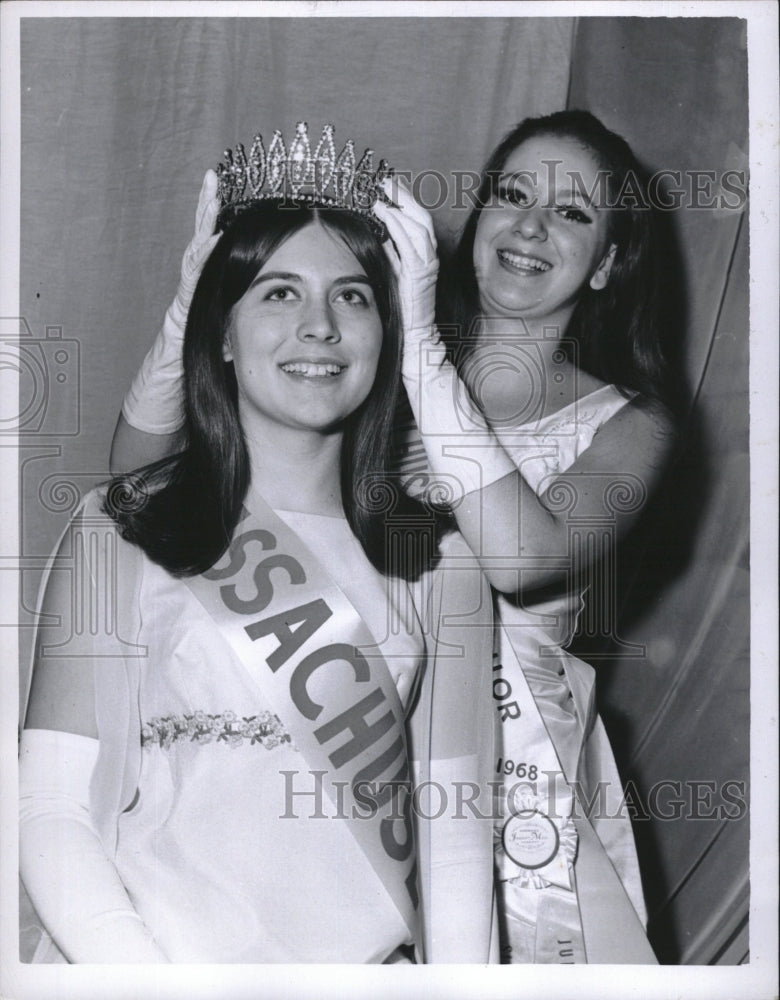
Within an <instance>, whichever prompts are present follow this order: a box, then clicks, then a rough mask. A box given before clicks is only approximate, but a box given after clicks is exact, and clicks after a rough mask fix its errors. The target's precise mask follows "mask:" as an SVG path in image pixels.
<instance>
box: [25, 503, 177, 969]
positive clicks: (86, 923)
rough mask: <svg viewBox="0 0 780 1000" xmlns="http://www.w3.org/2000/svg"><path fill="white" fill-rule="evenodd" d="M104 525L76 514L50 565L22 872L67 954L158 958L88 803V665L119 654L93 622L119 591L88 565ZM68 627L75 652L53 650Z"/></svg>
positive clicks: (72, 957)
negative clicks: (75, 641) (77, 641)
mask: <svg viewBox="0 0 780 1000" xmlns="http://www.w3.org/2000/svg"><path fill="white" fill-rule="evenodd" d="M111 531H113V527H108V526H107V527H105V528H103V527H102V526H101V523H100V520H99V519H97V518H92V517H90V518H84V516H83V512H82V514H79V515H77V516H76V518H75V519H74V521H73V523H72V524H71V527H70V529H69V531H68V532H67V533H66V535H65V537H64V538H63V540H62V542H61V544H60V547H59V551H58V553H57V555H56V556H55V559H54V562H53V565H52V569H51V572H50V574H49V579H48V582H47V586H46V590H45V595H44V600H43V605H42V609H41V611H42V618H41V620H42V621H49V622H54V623H56V624H54V625H51V626H49V627H47V628H46V629H45V630H41V632H39V635H38V642H37V645H36V657H35V665H34V672H33V681H32V689H31V694H30V702H29V707H28V712H27V720H26V726H25V730H24V732H23V734H22V741H21V752H20V760H19V778H20V785H19V806H20V835H19V840H20V866H21V875H22V880H23V881H24V884H25V887H26V888H27V891H28V893H29V895H30V898H31V900H32V902H33V904H34V906H35V908H36V910H37V912H38V915H39V917H40V918H41V920H42V921H43V923H44V925H45V927H46V929H47V930H48V932H49V933H50V934H51V936H52V938H53V939H54V941H55V943H56V944H57V946H58V947H59V948H60V950H61V951H62V952H63V954H64V955H65V956H66V957H67V958H68V960H69V961H71V962H165V961H166V958H165V956H164V955H163V953H162V952H161V951H160V949H159V948H158V947H157V945H156V944H155V943H154V941H153V940H152V936H151V934H150V932H149V930H148V929H147V928H146V927H145V926H144V924H143V921H142V920H141V918H140V917H139V915H138V914H137V913H136V911H135V909H134V908H133V905H132V903H131V902H130V899H129V897H128V895H127V892H126V890H125V887H124V885H123V884H122V881H121V879H120V878H119V874H118V873H117V870H116V867H115V866H114V864H113V862H112V861H111V859H110V858H109V857H108V855H107V854H106V851H105V849H104V847H103V844H102V842H101V839H100V837H99V835H98V833H97V830H96V828H95V825H94V823H93V819H92V813H91V809H90V781H91V778H92V773H93V770H94V767H95V763H96V761H97V757H98V750H99V746H100V744H99V741H98V738H97V737H98V731H97V724H96V716H95V694H94V690H95V687H94V671H95V670H97V669H100V663H101V659H103V658H105V657H109V656H111V655H112V654H113V655H120V653H121V651H120V650H118V649H116V648H115V644H116V640H115V639H114V638H113V636H112V634H111V630H110V627H109V628H100V625H99V623H100V622H105V623H106V624H107V625H108V624H109V622H108V621H107V618H106V615H105V612H106V611H107V610H108V609H109V608H110V607H111V604H112V601H113V600H116V599H121V592H114V593H109V592H107V591H106V589H105V588H106V587H108V586H111V585H112V580H113V577H112V575H111V574H106V573H103V572H101V571H100V569H99V567H96V566H95V565H93V564H91V563H90V559H89V554H90V550H91V551H93V552H94V551H98V550H100V549H101V548H102V546H103V545H104V544H105V543H106V541H107V540H108V535H109V533H110V532H111ZM98 558H99V557H98ZM120 575H121V568H120V572H119V573H117V577H118V576H120ZM119 586H120V587H121V583H120V584H119ZM96 623H97V624H98V627H97V628H93V627H92V626H94V625H95V624H96ZM82 624H83V625H84V626H85V627H84V628H82V627H81V625H82ZM76 634H78V635H79V639H80V640H81V643H80V645H81V647H83V648H80V650H79V655H78V656H74V657H67V656H61V655H60V656H58V655H56V654H57V652H58V650H59V649H61V647H62V646H64V645H66V644H68V643H71V644H72V643H73V639H74V636H75V635H76ZM112 644H113V645H112ZM103 662H105V660H104V659H103Z"/></svg>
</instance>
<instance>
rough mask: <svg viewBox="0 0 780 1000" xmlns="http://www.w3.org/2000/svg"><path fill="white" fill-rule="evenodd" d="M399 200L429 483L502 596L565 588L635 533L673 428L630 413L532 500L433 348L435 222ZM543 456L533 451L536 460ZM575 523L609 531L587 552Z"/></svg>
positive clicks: (407, 333)
mask: <svg viewBox="0 0 780 1000" xmlns="http://www.w3.org/2000/svg"><path fill="white" fill-rule="evenodd" d="M393 198H394V200H395V201H396V202H397V203H398V204H399V205H400V206H401V211H399V210H398V209H393V208H389V207H388V206H385V205H378V206H377V208H375V211H376V213H377V215H380V217H381V218H382V220H383V221H384V222H385V224H386V225H387V228H388V231H389V232H390V235H391V237H392V239H393V243H394V245H395V252H391V251H388V252H389V254H390V257H391V260H392V261H393V263H394V266H395V270H396V275H397V277H398V281H399V286H400V289H401V300H402V312H403V317H404V363H403V381H404V386H405V388H406V391H407V395H408V397H409V402H410V404H411V408H412V412H413V414H414V417H415V420H416V422H417V425H418V428H419V430H420V434H421V437H422V441H423V445H424V447H425V451H426V455H427V458H428V463H429V465H430V468H431V472H432V473H433V478H434V480H439V481H440V482H441V484H442V490H443V492H445V493H449V494H450V495H451V497H452V500H453V512H454V514H455V518H456V520H457V523H458V527H459V528H460V530H461V532H462V534H463V536H464V538H465V539H466V541H467V542H468V543H469V545H470V546H471V549H472V551H473V552H474V554H475V555H476V556H477V558H478V559H479V560H480V563H481V565H482V568H483V570H484V572H485V575H486V576H487V578H488V579H489V581H490V583H491V584H492V585H493V586H494V587H495V588H496V589H497V590H499V591H501V592H502V593H506V594H512V595H514V594H518V593H520V592H525V591H529V590H535V589H538V588H543V587H546V586H549V585H554V584H557V583H559V582H561V581H564V580H565V579H566V578H567V576H569V575H570V574H571V573H572V571H573V570H576V569H582V568H583V567H584V566H586V565H588V564H589V563H590V562H594V561H597V560H598V559H600V558H602V557H603V556H604V555H605V554H606V551H607V547H608V546H609V545H610V544H614V542H615V541H616V540H619V539H620V538H622V537H623V536H624V535H625V534H626V532H627V531H628V530H629V529H630V528H631V526H632V524H633V523H634V522H635V521H636V519H637V517H638V516H639V514H640V513H641V511H642V509H643V507H644V506H645V504H646V502H647V498H648V497H649V496H650V494H651V493H652V491H653V489H654V488H655V487H656V486H657V484H658V481H659V479H660V476H661V473H662V470H663V468H664V466H665V465H666V462H667V460H668V458H669V455H670V453H671V450H672V448H673V446H674V440H675V434H674V429H673V424H672V421H671V418H670V416H669V415H668V413H667V412H666V411H665V410H664V409H663V408H662V407H660V406H658V405H655V404H652V403H650V402H648V401H645V400H640V399H636V400H634V401H632V402H631V403H629V404H627V405H626V406H625V407H623V409H622V410H621V411H619V412H618V413H617V414H616V415H615V416H614V417H613V418H612V419H611V420H609V421H608V422H607V423H606V424H605V425H604V426H603V427H602V428H600V430H599V431H598V433H597V434H596V436H595V438H594V440H593V443H592V445H591V446H590V447H589V448H588V449H587V450H586V451H585V452H584V453H583V454H582V455H581V456H580V457H579V458H578V460H577V461H576V462H575V463H574V464H573V465H572V466H571V467H570V468H569V469H567V470H566V472H564V473H562V474H560V475H557V476H555V477H552V478H551V479H550V480H549V482H547V483H546V484H545V486H544V492H543V493H542V495H541V496H537V495H536V493H535V492H534V490H533V489H532V488H531V487H530V486H529V485H528V483H527V482H526V481H525V479H524V478H523V476H522V474H521V472H520V471H519V469H520V468H521V467H522V457H520V458H519V466H518V464H516V462H517V461H518V456H517V450H516V449H513V455H514V457H512V456H510V455H509V454H508V453H507V451H506V450H505V449H504V448H503V447H502V445H501V443H500V442H499V440H498V438H497V437H496V436H495V434H494V433H493V431H492V429H491V428H490V426H489V424H488V422H487V420H486V419H485V417H484V415H483V414H482V412H481V411H480V410H479V408H478V407H477V406H476V405H475V404H474V402H473V400H472V399H471V396H470V394H469V392H468V390H467V389H466V387H465V385H464V384H463V382H462V380H461V379H460V378H459V376H458V374H457V373H456V371H455V369H454V368H453V366H452V365H451V364H450V362H449V361H448V360H447V359H446V357H445V351H444V348H443V346H442V345H441V344H440V343H439V342H438V338H437V336H436V332H435V326H434V302H433V292H432V286H433V285H435V274H436V270H437V263H436V245H435V239H434V236H433V227H432V224H431V220H430V216H429V215H428V213H427V212H425V210H424V209H422V208H421V207H420V206H419V205H417V204H416V203H415V202H414V201H413V199H412V198H411V195H410V194H409V193H408V192H405V191H404V190H403V189H398V190H395V189H394V190H393ZM431 276H433V281H432V280H431ZM536 453H537V449H536V448H535V447H534V446H533V445H531V446H529V452H528V454H529V458H531V457H533V456H534V455H535V454H536ZM627 493H630V494H632V496H631V497H630V498H629V497H628V496H627ZM572 518H576V520H577V522H578V524H579V525H580V526H586V525H589V524H590V525H593V524H595V523H597V522H598V523H601V524H604V523H608V524H612V525H613V526H614V531H611V532H606V533H604V536H603V538H602V539H601V542H602V544H601V545H600V547H599V548H598V549H594V548H593V547H591V546H590V545H589V544H586V545H584V546H580V544H579V539H580V538H584V537H585V536H584V535H583V533H582V532H579V533H578V532H572V531H571V526H572V524H573V521H572Z"/></svg>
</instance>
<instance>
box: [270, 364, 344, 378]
mask: <svg viewBox="0 0 780 1000" xmlns="http://www.w3.org/2000/svg"><path fill="white" fill-rule="evenodd" d="M343 370H344V365H334V364H325V365H317V364H314V363H313V362H309V361H291V362H289V363H288V364H285V365H282V371H285V372H289V373H290V374H291V375H304V376H305V377H306V378H324V377H325V376H326V375H338V374H340V373H341V372H342V371H343Z"/></svg>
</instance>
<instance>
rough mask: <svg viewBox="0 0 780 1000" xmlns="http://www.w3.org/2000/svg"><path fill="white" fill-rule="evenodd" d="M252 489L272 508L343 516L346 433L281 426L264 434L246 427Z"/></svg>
mask: <svg viewBox="0 0 780 1000" xmlns="http://www.w3.org/2000/svg"><path fill="white" fill-rule="evenodd" d="M245 436H246V442H247V448H248V450H249V464H250V469H251V475H252V488H253V489H255V490H257V492H258V493H259V494H260V495H261V496H262V497H263V499H264V500H265V501H266V503H267V504H269V506H271V507H273V508H276V509H278V510H292V511H298V512H300V513H303V514H330V515H342V514H343V512H344V509H343V505H342V500H341V443H342V438H343V434H342V433H341V432H338V433H333V434H320V433H316V432H307V431H298V430H293V429H289V428H279V429H278V431H274V432H271V433H263V435H262V436H260V435H257V434H255V435H254V436H253V435H252V433H251V432H250V431H247V430H245Z"/></svg>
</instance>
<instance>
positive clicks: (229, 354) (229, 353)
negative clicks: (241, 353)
mask: <svg viewBox="0 0 780 1000" xmlns="http://www.w3.org/2000/svg"><path fill="white" fill-rule="evenodd" d="M222 360H223V361H232V360H233V347H232V344H231V342H230V330H228V331H227V333H226V334H225V339H224V340H223V341H222Z"/></svg>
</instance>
